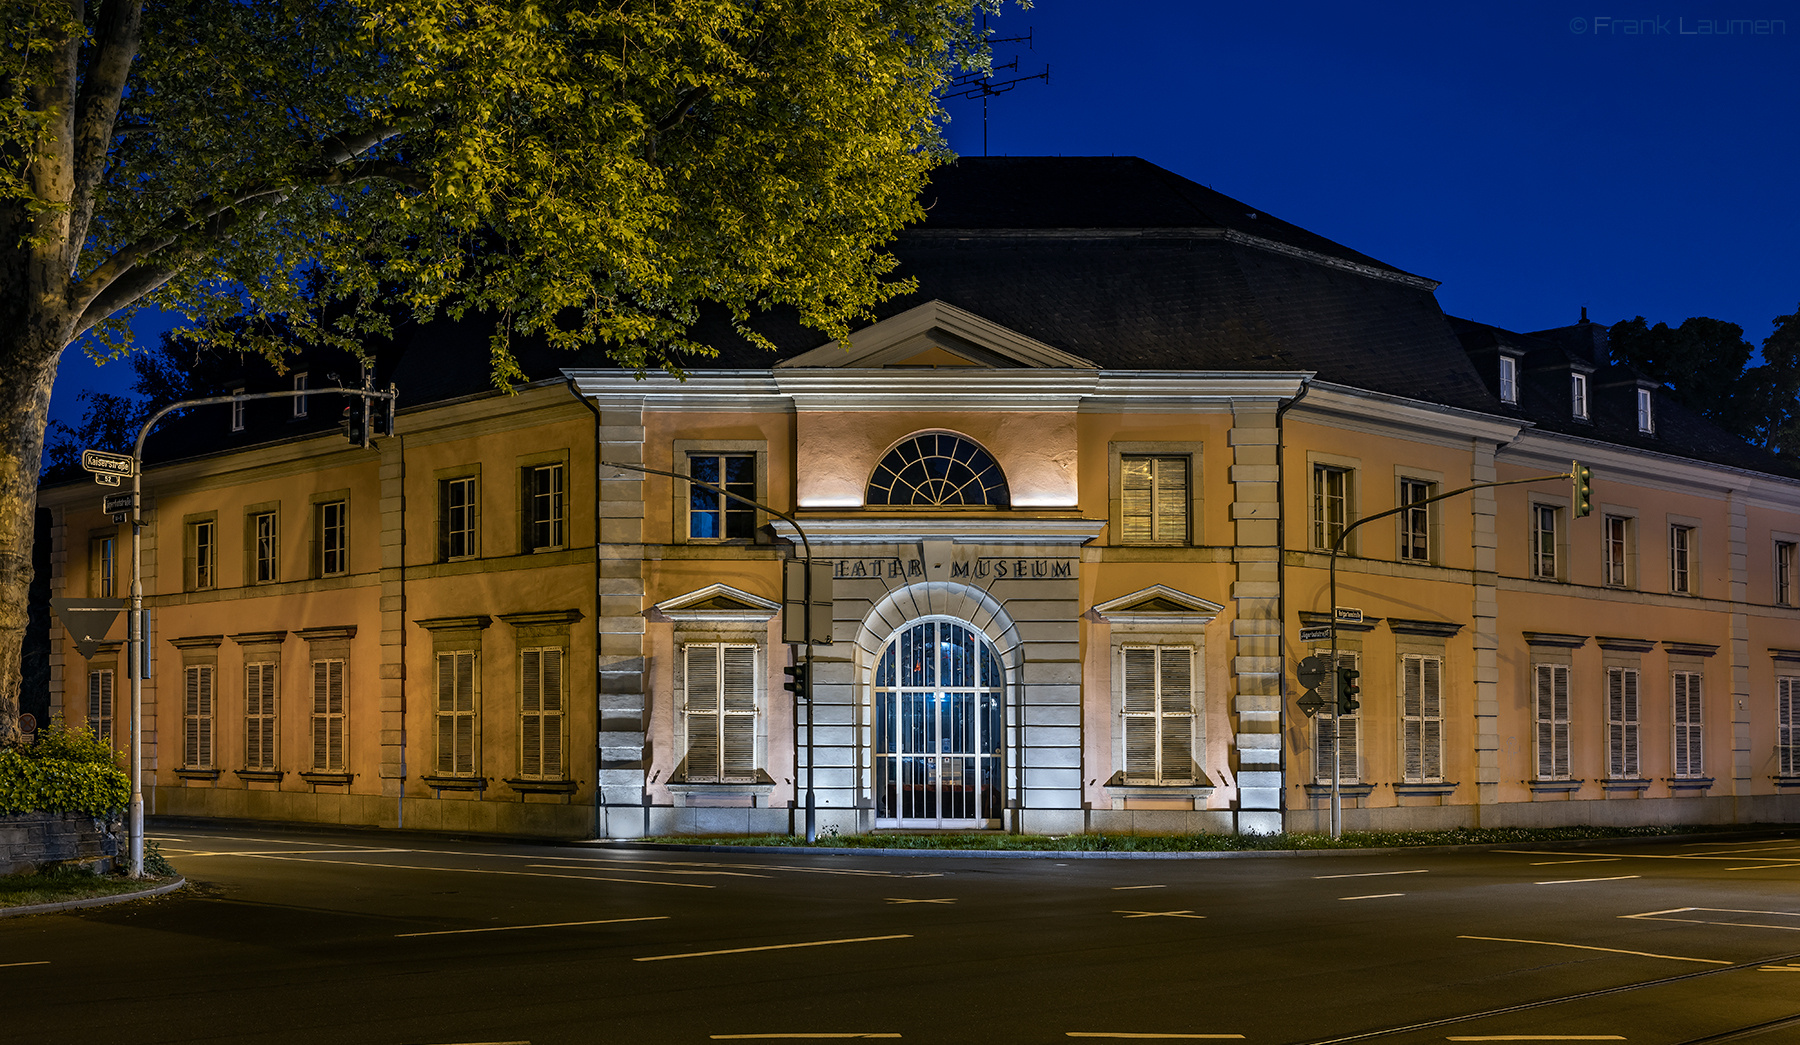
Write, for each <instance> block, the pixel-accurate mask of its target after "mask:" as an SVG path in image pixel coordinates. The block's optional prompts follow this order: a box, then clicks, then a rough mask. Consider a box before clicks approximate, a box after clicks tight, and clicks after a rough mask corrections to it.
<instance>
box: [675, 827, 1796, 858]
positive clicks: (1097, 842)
mask: <svg viewBox="0 0 1800 1045" xmlns="http://www.w3.org/2000/svg"><path fill="white" fill-rule="evenodd" d="M1758 828H1767V829H1769V830H1777V829H1778V828H1777V827H1776V826H1775V825H1745V824H1724V825H1720V824H1707V825H1698V824H1670V825H1656V826H1648V827H1588V826H1578V827H1543V828H1523V827H1518V828H1514V827H1468V828H1455V829H1452V830H1446V831H1345V832H1344V833H1343V835H1342V836H1341V837H1338V838H1332V837H1331V836H1330V835H1327V834H1272V835H1257V834H1243V835H1228V834H1197V835H1106V834H1084V835H1011V834H997V833H991V832H978V831H971V832H967V833H941V834H940V833H932V834H905V833H882V834H871V835H829V836H821V837H820V838H819V840H818V841H817V842H814V843H811V844H810V845H809V844H808V843H807V841H806V840H805V839H804V838H802V837H799V836H796V835H709V836H705V837H701V836H694V835H681V836H665V837H657V838H646V839H644V841H646V842H660V843H668V844H678V845H744V846H767V847H770V848H781V849H808V848H811V849H980V850H996V851H1003V850H1031V851H1043V852H1115V853H1202V852H1257V851H1276V850H1292V849H1394V848H1405V847H1410V846H1437V845H1496V844H1498V845H1518V844H1531V843H1540V842H1573V841H1584V840H1588V839H1602V838H1657V837H1661V836H1664V835H1688V834H1708V833H1717V832H1726V831H1737V832H1741V831H1746V830H1757V829H1758Z"/></svg>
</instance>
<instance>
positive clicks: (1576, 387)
mask: <svg viewBox="0 0 1800 1045" xmlns="http://www.w3.org/2000/svg"><path fill="white" fill-rule="evenodd" d="M1569 401H1570V403H1571V406H1572V412H1573V413H1574V415H1575V420H1577V421H1586V420H1587V419H1588V379H1587V375H1586V374H1579V373H1577V374H1570V375H1569Z"/></svg>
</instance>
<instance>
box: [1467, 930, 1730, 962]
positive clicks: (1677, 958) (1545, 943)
mask: <svg viewBox="0 0 1800 1045" xmlns="http://www.w3.org/2000/svg"><path fill="white" fill-rule="evenodd" d="M1457 939H1459V940H1488V941H1490V942H1493V943H1530V944H1536V945H1537V946H1539V947H1568V948H1570V949H1571V950H1577V951H1605V952H1606V953H1608V954H1632V955H1636V956H1637V957H1639V958H1667V959H1668V960H1669V961H1672V962H1701V963H1703V964H1706V965H1730V964H1731V963H1730V962H1726V961H1720V960H1719V959H1717V958H1688V957H1684V956H1682V955H1679V954H1652V953H1650V952H1649V951H1625V950H1620V949H1619V948H1617V947H1593V946H1590V945H1588V944H1585V943H1560V942H1558V941H1556V940H1515V939H1512V938H1510V937H1506V936H1458V937H1457Z"/></svg>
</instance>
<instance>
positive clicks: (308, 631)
mask: <svg viewBox="0 0 1800 1045" xmlns="http://www.w3.org/2000/svg"><path fill="white" fill-rule="evenodd" d="M294 634H296V635H298V636H300V637H301V638H303V639H305V640H306V641H308V642H320V641H324V640H328V639H353V638H355V637H356V625H354V624H344V625H340V626H338V627H333V628H299V629H297V630H296V631H295V632H294Z"/></svg>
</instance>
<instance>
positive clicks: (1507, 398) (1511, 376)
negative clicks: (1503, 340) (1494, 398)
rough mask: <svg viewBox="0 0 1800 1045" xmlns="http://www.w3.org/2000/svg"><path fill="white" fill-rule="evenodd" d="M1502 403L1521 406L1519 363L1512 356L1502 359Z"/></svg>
mask: <svg viewBox="0 0 1800 1045" xmlns="http://www.w3.org/2000/svg"><path fill="white" fill-rule="evenodd" d="M1500 401H1501V402H1502V403H1505V404H1507V405H1508V406H1517V405H1519V361H1518V360H1517V359H1514V358H1513V357H1512V356H1501V357H1500Z"/></svg>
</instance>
